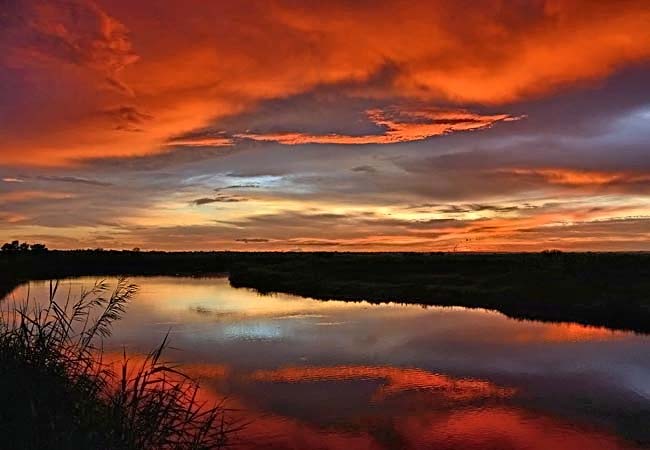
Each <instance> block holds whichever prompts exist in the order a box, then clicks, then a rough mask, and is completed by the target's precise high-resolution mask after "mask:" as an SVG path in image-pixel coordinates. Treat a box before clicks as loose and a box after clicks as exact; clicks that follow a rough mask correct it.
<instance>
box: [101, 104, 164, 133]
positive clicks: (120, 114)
mask: <svg viewBox="0 0 650 450" xmlns="http://www.w3.org/2000/svg"><path fill="white" fill-rule="evenodd" d="M102 114H103V115H104V116H106V118H108V120H109V121H110V122H111V123H113V124H114V125H113V128H114V129H115V130H118V131H134V132H137V131H142V125H143V124H144V123H145V122H147V121H150V120H152V119H153V116H151V115H149V114H146V113H144V112H141V111H140V110H139V109H138V108H137V107H136V106H132V105H124V106H119V107H116V108H110V109H106V110H104V111H102Z"/></svg>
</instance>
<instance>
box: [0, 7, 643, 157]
mask: <svg viewBox="0 0 650 450" xmlns="http://www.w3.org/2000/svg"><path fill="white" fill-rule="evenodd" d="M17 5H18V6H16V8H18V9H19V11H17V14H11V15H9V19H8V23H7V24H6V25H7V26H6V27H4V28H5V29H4V30H3V31H2V33H3V34H2V40H1V41H2V43H1V44H0V50H1V51H2V54H3V56H2V59H1V60H0V64H2V66H3V67H6V68H9V69H10V71H9V72H10V75H11V76H15V77H16V78H15V80H14V81H13V82H14V83H18V85H19V86H20V88H21V91H20V95H21V98H20V99H17V98H14V99H12V100H11V101H10V102H9V103H6V102H5V105H3V108H10V109H11V108H13V107H15V108H17V109H18V110H17V111H13V113H12V115H11V117H10V118H9V119H10V120H8V121H7V123H5V124H4V125H3V126H4V127H6V129H5V130H1V131H2V132H3V135H5V136H3V142H2V144H0V156H1V157H2V161H3V163H4V164H10V165H65V164H71V163H73V162H75V161H78V160H80V159H87V158H101V157H128V156H134V155H145V154H150V153H156V152H163V151H167V144H168V141H169V139H170V138H171V137H173V136H179V135H182V134H184V133H187V132H189V131H192V130H195V129H197V128H200V127H203V126H206V125H208V124H210V123H214V121H218V120H219V119H220V118H223V117H225V116H230V115H233V114H238V113H240V112H242V111H247V110H252V109H254V108H255V106H256V105H258V104H259V103H260V102H263V101H265V100H271V99H279V98H288V97H290V96H292V95H296V94H301V93H305V92H309V91H310V90H312V89H314V88H316V87H320V86H341V88H340V89H341V91H342V92H347V93H348V94H349V95H354V96H358V97H366V98H368V97H370V98H381V99H383V100H386V99H390V100H393V99H395V98H400V99H406V100H409V101H418V102H426V103H427V104H431V105H436V104H443V103H444V104H448V103H450V102H451V103H458V104H466V103H472V104H477V103H478V104H490V105H494V104H506V103H510V102H514V101H519V100H523V99H529V98H531V97H536V96H539V95H544V94H546V93H549V92H553V91H555V90H557V89H559V88H563V87H566V86H571V85H574V84H577V83H581V82H585V81H592V80H599V79H602V78H604V77H607V76H608V75H610V74H612V73H613V72H615V71H617V70H619V69H620V68H623V67H626V66H629V65H631V64H634V63H638V62H642V61H646V60H647V59H648V58H650V28H649V27H648V26H647V23H648V22H649V21H650V6H649V5H648V3H647V2H646V1H644V0H625V1H624V2H622V3H619V4H617V6H616V7H612V5H611V4H609V3H608V2H590V1H588V0H563V1H560V0H546V1H539V2H515V3H512V2H504V1H500V0H483V1H479V2H477V3H476V4H475V5H473V6H472V8H467V7H466V6H465V5H464V4H462V3H458V2H452V1H446V0H437V1H433V2H421V3H418V2H415V3H414V2H405V1H403V0H390V1H384V2H381V3H378V4H377V3H368V2H357V3H352V4H351V3H349V2H343V1H333V2H327V4H326V5H325V4H319V5H315V4H310V5H309V7H306V6H302V5H300V4H296V3H295V2H292V1H277V2H272V3H269V2H266V1H252V2H247V3H246V4H244V3H237V4H233V3H231V2H205V1H199V0H185V1H182V2H181V1H179V0H170V1H168V2H165V3H164V5H163V4H161V5H157V6H156V7H155V8H153V9H152V7H151V5H149V4H147V5H145V4H141V3H133V2H124V1H120V0H105V1H100V2H98V3H94V2H92V1H90V0H74V1H72V2H70V1H65V2H64V1H62V0H52V1H48V2H45V1H34V2H30V1H27V0H23V1H20V2H17ZM21 17H24V18H27V19H25V20H23V19H21ZM153 18H155V20H153ZM162 29H164V30H167V31H166V32H163V33H161V31H160V30H162ZM387 68H388V69H387ZM12 80H13V79H12ZM16 80H18V81H16ZM346 86H347V87H346ZM352 86H354V87H352ZM7 104H8V105H9V106H7ZM131 108H133V109H131ZM105 111H117V112H118V114H117V115H115V114H113V115H111V114H108V115H107V114H102V112H105ZM136 111H137V112H136ZM372 114H373V115H376V114H377V113H376V112H374V113H372ZM374 119H375V120H377V121H378V122H377V123H378V124H380V125H383V126H385V127H386V128H387V130H388V131H387V133H386V134H385V135H383V136H373V135H370V136H329V135H324V136H321V135H309V134H306V133H304V132H302V131H298V132H296V133H295V134H288V135H276V136H267V138H271V137H273V138H274V139H273V140H278V141H284V142H288V143H299V142H321V143H330V142H332V143H341V142H347V143H376V142H378V143H387V142H402V141H404V140H417V139H423V138H426V137H428V136H435V135H439V134H444V133H445V132H449V131H456V130H458V129H478V128H483V127H485V126H487V125H489V123H491V122H493V119H487V122H488V123H485V122H481V123H478V124H475V125H470V122H464V123H465V126H463V125H456V126H452V125H451V124H447V125H446V126H445V125H444V124H440V126H434V125H433V124H429V125H421V126H420V127H414V126H413V124H411V125H408V126H406V125H404V124H403V123H401V122H394V121H393V119H390V118H389V119H385V118H382V117H381V113H380V116H379V117H374ZM470 119H471V118H470ZM464 120H465V118H461V123H463V122H462V121H464ZM481 120H483V119H481ZM498 120H505V119H498ZM133 121H135V122H137V125H136V126H133V123H132V122H133ZM382 121H385V123H382ZM133 131H137V132H133ZM248 137H251V138H255V137H252V136H248ZM257 138H260V137H259V136H258V137H257ZM212 144H216V145H223V144H224V143H223V142H221V141H217V142H212V143H210V145H212ZM189 145H196V144H194V143H190V144H189ZM200 145H203V144H200Z"/></svg>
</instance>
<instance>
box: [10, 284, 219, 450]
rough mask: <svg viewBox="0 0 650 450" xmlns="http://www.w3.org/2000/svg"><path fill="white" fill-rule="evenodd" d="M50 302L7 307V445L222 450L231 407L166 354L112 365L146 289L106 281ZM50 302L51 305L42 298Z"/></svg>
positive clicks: (158, 351) (54, 287) (158, 352)
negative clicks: (116, 333) (204, 395)
mask: <svg viewBox="0 0 650 450" xmlns="http://www.w3.org/2000/svg"><path fill="white" fill-rule="evenodd" d="M57 286H58V284H56V283H55V284H51V285H50V298H49V299H46V301H44V302H42V303H40V304H34V303H32V304H29V303H22V302H21V303H18V304H16V305H15V307H14V306H12V305H3V306H5V307H4V308H3V310H4V311H3V314H2V316H0V434H1V436H2V448H6V449H14V448H15V449H41V450H42V449H53V450H54V449H57V450H61V449H70V450H72V449H111V450H113V449H114V450H145V449H146V450H149V449H168V450H173V449H178V450H181V449H196V450H199V449H217V448H222V447H223V446H224V445H225V444H226V437H227V435H228V432H229V430H230V431H231V430H232V429H230V428H229V427H228V426H226V425H225V423H226V422H225V418H224V417H225V416H224V413H225V411H224V409H223V408H221V407H220V406H219V405H207V404H203V403H201V402H200V401H198V400H197V398H198V397H197V395H196V394H197V392H198V385H197V384H196V383H195V382H194V381H192V380H191V379H189V378H187V377H186V376H184V375H183V374H182V373H181V372H179V371H178V369H176V368H174V367H170V366H167V365H165V364H164V363H163V362H162V359H161V356H162V352H163V350H164V348H165V344H166V339H165V341H163V342H162V343H161V345H160V347H159V348H157V349H155V350H154V351H153V352H152V353H150V354H149V355H148V356H145V357H144V358H137V359H138V362H135V361H134V360H132V359H131V358H130V357H127V355H126V354H124V356H123V358H121V359H120V360H118V361H107V360H106V359H105V358H104V356H105V354H104V352H103V346H102V341H103V339H104V338H106V337H108V336H109V335H110V331H111V325H112V323H113V322H114V321H115V320H119V319H120V318H121V316H122V314H123V313H124V312H125V309H126V305H127V303H128V301H129V300H130V298H131V297H132V296H133V295H134V294H135V292H136V290H137V287H136V286H134V285H130V284H128V283H126V282H125V281H123V280H122V281H120V282H118V284H117V286H116V287H115V288H114V289H112V290H111V289H109V286H108V285H105V284H96V285H95V286H94V287H92V288H91V289H89V290H87V291H85V292H84V293H82V294H81V296H80V297H79V298H78V299H76V300H73V299H70V298H69V297H68V298H63V300H62V301H61V300H60V299H59V300H57V296H56V292H57ZM41 300H43V299H41Z"/></svg>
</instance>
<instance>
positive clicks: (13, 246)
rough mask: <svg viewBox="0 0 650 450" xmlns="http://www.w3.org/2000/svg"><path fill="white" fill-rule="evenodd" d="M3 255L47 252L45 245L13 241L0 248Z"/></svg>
mask: <svg viewBox="0 0 650 450" xmlns="http://www.w3.org/2000/svg"><path fill="white" fill-rule="evenodd" d="M0 250H1V251H2V253H5V254H12V255H13V254H16V253H28V252H34V253H43V252H46V251H47V247H46V246H45V244H31V245H30V244H28V243H27V242H20V241H11V242H7V243H5V244H3V245H2V247H0Z"/></svg>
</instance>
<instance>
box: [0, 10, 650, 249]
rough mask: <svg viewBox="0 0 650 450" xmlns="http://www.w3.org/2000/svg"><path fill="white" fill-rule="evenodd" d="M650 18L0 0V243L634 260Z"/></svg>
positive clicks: (640, 229) (617, 13)
mask: <svg viewBox="0 0 650 450" xmlns="http://www.w3.org/2000/svg"><path fill="white" fill-rule="evenodd" d="M649 23H650V2H648V1H647V0H598V1H593V0H453V1H452V0H430V1H422V2H413V1H402V0H384V1H367V0H357V1H344V0H331V1H318V2H311V1H298V0H259V1H257V0H243V1H237V2H232V1H225V0H223V1H220V0H182V1H181V0H157V1H155V2H134V1H132V0H96V1H91V0H43V1H40V0H0V240H4V241H8V240H12V239H20V240H27V241H29V242H43V243H46V244H47V245H48V246H49V247H50V248H97V247H101V248H115V249H130V248H134V247H139V248H141V249H143V250H145V249H146V250H153V249H160V250H294V251H312V250H332V251H539V250H542V249H550V248H553V249H562V250H579V251H586V250H594V251H604V250H625V251H630V250H645V251H648V250H650V144H649V143H650V83H648V80H650V26H648V24H649Z"/></svg>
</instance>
